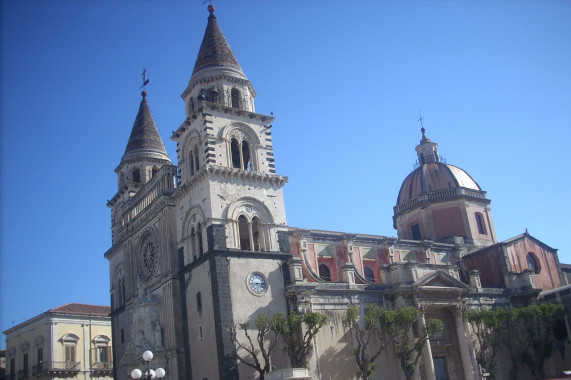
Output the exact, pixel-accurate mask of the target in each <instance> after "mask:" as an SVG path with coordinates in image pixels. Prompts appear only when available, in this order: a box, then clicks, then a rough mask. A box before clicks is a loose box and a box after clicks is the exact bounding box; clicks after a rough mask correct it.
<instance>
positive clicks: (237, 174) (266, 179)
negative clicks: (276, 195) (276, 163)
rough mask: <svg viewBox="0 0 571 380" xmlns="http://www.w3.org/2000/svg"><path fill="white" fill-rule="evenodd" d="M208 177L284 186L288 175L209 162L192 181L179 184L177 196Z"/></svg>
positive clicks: (187, 191)
mask: <svg viewBox="0 0 571 380" xmlns="http://www.w3.org/2000/svg"><path fill="white" fill-rule="evenodd" d="M207 178H211V179H213V178H226V179H236V180H243V181H245V182H250V183H260V184H266V185H271V186H276V185H277V186H279V187H283V186H284V185H285V184H286V183H287V181H288V177H286V176H282V175H278V174H270V173H262V172H256V171H247V170H243V169H236V168H229V167H226V166H221V165H214V164H207V165H205V166H203V167H202V168H200V169H199V171H198V172H197V173H196V174H195V175H194V176H193V177H192V178H191V179H190V181H187V182H185V183H184V184H182V185H179V187H178V188H177V191H176V194H175V198H176V199H180V198H181V197H184V196H185V195H187V194H188V193H189V192H190V191H191V190H192V189H193V188H194V187H196V185H197V184H198V183H200V182H201V181H202V180H204V179H207Z"/></svg>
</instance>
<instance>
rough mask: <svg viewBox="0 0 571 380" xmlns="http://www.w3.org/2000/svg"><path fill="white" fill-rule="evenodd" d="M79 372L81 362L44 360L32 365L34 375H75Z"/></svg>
mask: <svg viewBox="0 0 571 380" xmlns="http://www.w3.org/2000/svg"><path fill="white" fill-rule="evenodd" d="M78 372H79V362H42V363H38V364H36V365H35V366H33V367H32V374H33V375H34V376H36V375H40V374H50V375H55V376H59V377H73V376H75V375H76V374H77V373H78Z"/></svg>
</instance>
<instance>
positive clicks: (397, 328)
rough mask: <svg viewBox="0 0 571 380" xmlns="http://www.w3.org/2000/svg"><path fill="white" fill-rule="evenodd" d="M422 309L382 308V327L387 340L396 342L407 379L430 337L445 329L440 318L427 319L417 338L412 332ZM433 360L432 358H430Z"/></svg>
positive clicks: (412, 372) (410, 377)
mask: <svg viewBox="0 0 571 380" xmlns="http://www.w3.org/2000/svg"><path fill="white" fill-rule="evenodd" d="M419 316H420V311H419V310H418V309H417V308H416V307H412V306H407V307H402V308H399V309H396V310H382V312H381V314H380V322H381V329H382V330H383V332H384V334H385V337H384V339H386V341H387V342H390V341H392V342H394V344H395V351H396V355H397V357H398V358H399V360H400V364H401V367H402V369H403V371H404V373H405V376H406V378H407V380H410V379H412V376H413V375H414V372H415V371H416V368H417V367H418V361H419V360H420V357H421V355H422V350H423V349H424V345H425V344H426V342H427V341H428V339H429V338H430V337H431V336H433V335H435V334H438V333H440V332H441V331H442V330H443V329H444V323H442V321H440V320H438V319H427V320H426V322H425V326H424V328H423V330H422V331H419V332H418V334H419V336H418V337H417V338H415V337H414V336H413V334H412V332H411V328H412V326H413V324H414V323H416V322H417V321H418V317H419ZM429 360H431V358H429Z"/></svg>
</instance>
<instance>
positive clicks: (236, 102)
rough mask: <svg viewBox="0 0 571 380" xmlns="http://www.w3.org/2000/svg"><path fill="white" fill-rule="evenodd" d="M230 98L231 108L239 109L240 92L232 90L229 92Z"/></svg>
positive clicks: (235, 89)
mask: <svg viewBox="0 0 571 380" xmlns="http://www.w3.org/2000/svg"><path fill="white" fill-rule="evenodd" d="M230 96H231V97H232V107H233V108H240V90H238V89H237V88H233V89H232V91H231V92H230Z"/></svg>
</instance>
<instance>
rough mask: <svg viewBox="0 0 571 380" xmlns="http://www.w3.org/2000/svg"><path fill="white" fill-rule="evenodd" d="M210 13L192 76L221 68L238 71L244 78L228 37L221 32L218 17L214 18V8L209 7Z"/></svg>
mask: <svg viewBox="0 0 571 380" xmlns="http://www.w3.org/2000/svg"><path fill="white" fill-rule="evenodd" d="M208 11H209V12H210V16H208V25H207V26H206V31H205V32H204V38H203V39H202V44H201V45H200V50H199V51H198V57H197V58H196V63H195V64H194V70H193V71H192V74H193V75H194V74H195V73H197V72H198V71H200V70H202V69H206V68H211V67H220V68H229V69H233V71H237V72H238V73H239V74H241V75H242V76H244V73H243V72H242V68H241V67H240V64H239V63H238V60H237V59H236V57H235V56H234V53H233V52H232V49H230V45H228V42H227V41H226V37H224V34H223V33H222V30H220V27H219V26H218V21H217V20H216V16H214V7H213V6H212V5H209V6H208ZM244 78H245V76H244Z"/></svg>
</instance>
